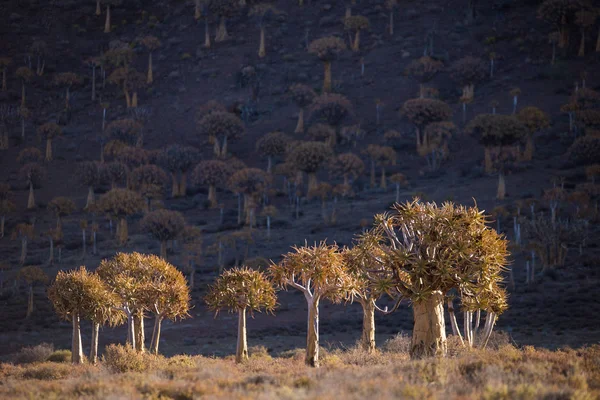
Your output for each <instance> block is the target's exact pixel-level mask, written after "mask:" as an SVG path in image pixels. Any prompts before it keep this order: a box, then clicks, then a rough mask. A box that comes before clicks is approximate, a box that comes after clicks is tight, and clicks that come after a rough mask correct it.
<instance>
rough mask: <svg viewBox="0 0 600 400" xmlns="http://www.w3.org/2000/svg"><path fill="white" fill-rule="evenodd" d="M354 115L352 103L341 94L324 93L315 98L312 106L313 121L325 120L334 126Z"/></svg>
mask: <svg viewBox="0 0 600 400" xmlns="http://www.w3.org/2000/svg"><path fill="white" fill-rule="evenodd" d="M353 115H354V114H353V108H352V103H351V102H350V100H348V98H347V97H346V96H343V95H341V94H335V93H324V94H322V95H320V96H319V97H317V98H315V100H314V101H313V103H312V104H311V107H310V119H311V121H324V122H326V123H327V124H329V125H331V126H333V127H337V126H338V125H339V124H340V123H341V122H342V121H343V120H344V118H346V117H352V116H353Z"/></svg>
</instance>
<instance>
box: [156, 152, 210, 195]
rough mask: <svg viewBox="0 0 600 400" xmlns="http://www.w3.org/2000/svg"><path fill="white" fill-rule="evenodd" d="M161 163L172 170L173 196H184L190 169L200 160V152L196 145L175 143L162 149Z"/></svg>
mask: <svg viewBox="0 0 600 400" xmlns="http://www.w3.org/2000/svg"><path fill="white" fill-rule="evenodd" d="M158 159H159V163H160V164H161V165H162V166H163V167H164V168H166V169H167V170H168V171H169V172H171V179H172V181H173V189H172V191H171V195H172V196H173V197H184V196H185V194H186V192H187V176H188V173H189V171H190V170H191V169H192V167H194V166H195V165H196V164H197V163H198V161H199V160H200V152H199V151H198V149H196V148H195V147H191V146H182V145H179V144H174V145H171V146H169V147H167V148H166V149H164V150H163V151H162V153H161V154H160V155H159V157H158Z"/></svg>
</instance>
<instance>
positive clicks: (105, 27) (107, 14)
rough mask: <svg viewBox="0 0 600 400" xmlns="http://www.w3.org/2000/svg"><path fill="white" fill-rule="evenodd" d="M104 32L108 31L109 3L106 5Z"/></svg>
mask: <svg viewBox="0 0 600 400" xmlns="http://www.w3.org/2000/svg"><path fill="white" fill-rule="evenodd" d="M104 33H110V4H107V5H106V20H105V21H104Z"/></svg>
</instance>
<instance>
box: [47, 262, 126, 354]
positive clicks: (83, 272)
mask: <svg viewBox="0 0 600 400" xmlns="http://www.w3.org/2000/svg"><path fill="white" fill-rule="evenodd" d="M48 297H49V299H50V301H51V302H52V304H53V306H54V309H55V310H56V313H57V314H58V315H59V317H60V318H62V319H65V320H70V321H71V322H72V324H73V337H72V341H71V362H73V363H74V364H81V363H83V361H84V356H83V346H82V342H81V325H80V322H81V319H90V320H92V324H93V330H92V343H91V346H90V359H89V361H90V362H91V363H93V364H95V363H96V361H97V359H98V331H99V329H98V328H99V326H100V324H104V323H105V322H109V323H111V325H112V324H115V323H117V322H119V321H120V319H121V318H122V315H123V314H122V313H120V312H118V311H115V310H114V307H116V306H117V305H118V302H117V300H118V299H117V298H116V297H115V296H114V294H112V293H111V292H110V291H108V289H107V287H106V285H105V283H104V282H103V281H102V280H101V279H100V277H99V276H98V275H96V274H94V273H91V272H89V271H87V269H86V268H85V267H83V266H82V267H79V269H77V270H71V271H68V272H65V271H58V274H57V276H56V279H55V280H54V282H53V283H52V285H51V286H50V288H49V289H48Z"/></svg>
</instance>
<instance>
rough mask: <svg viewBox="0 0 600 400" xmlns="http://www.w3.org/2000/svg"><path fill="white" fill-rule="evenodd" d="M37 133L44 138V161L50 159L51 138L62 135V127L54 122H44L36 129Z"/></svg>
mask: <svg viewBox="0 0 600 400" xmlns="http://www.w3.org/2000/svg"><path fill="white" fill-rule="evenodd" d="M37 134H38V135H39V136H40V137H41V138H42V139H46V157H45V160H46V161H52V140H54V139H55V138H57V137H59V136H61V135H62V129H61V128H60V126H58V124H56V123H54V122H46V123H45V124H43V125H40V126H39V127H38V129H37Z"/></svg>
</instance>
